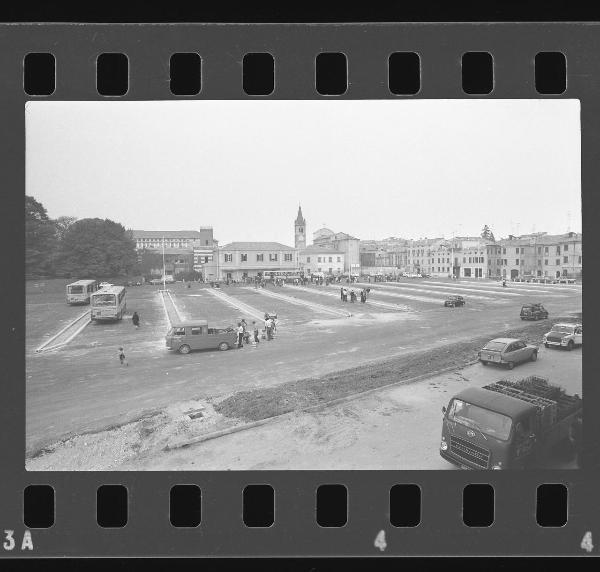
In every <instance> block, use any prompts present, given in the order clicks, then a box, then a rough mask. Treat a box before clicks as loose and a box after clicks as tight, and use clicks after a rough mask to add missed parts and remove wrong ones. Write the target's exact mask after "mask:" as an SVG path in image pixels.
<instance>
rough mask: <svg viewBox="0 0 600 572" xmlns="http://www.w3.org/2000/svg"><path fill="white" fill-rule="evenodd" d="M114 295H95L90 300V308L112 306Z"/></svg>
mask: <svg viewBox="0 0 600 572" xmlns="http://www.w3.org/2000/svg"><path fill="white" fill-rule="evenodd" d="M114 305H115V295H114V294H96V295H95V296H94V297H93V298H92V306H114Z"/></svg>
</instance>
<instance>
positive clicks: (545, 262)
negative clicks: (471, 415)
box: [544, 258, 548, 266]
mask: <svg viewBox="0 0 600 572" xmlns="http://www.w3.org/2000/svg"><path fill="white" fill-rule="evenodd" d="M544 266H548V259H547V258H546V259H545V260H544Z"/></svg>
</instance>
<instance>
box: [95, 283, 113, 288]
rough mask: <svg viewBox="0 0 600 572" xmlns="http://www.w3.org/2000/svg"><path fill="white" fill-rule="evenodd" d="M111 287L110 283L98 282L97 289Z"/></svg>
mask: <svg viewBox="0 0 600 572" xmlns="http://www.w3.org/2000/svg"><path fill="white" fill-rule="evenodd" d="M111 286H112V284H111V283H110V282H100V284H98V288H99V289H100V288H110V287H111Z"/></svg>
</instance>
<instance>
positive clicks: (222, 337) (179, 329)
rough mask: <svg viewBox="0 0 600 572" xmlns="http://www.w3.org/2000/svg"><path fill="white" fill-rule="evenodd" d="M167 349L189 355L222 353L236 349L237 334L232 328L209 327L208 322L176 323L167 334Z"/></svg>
mask: <svg viewBox="0 0 600 572" xmlns="http://www.w3.org/2000/svg"><path fill="white" fill-rule="evenodd" d="M166 341H167V348H168V349H170V350H174V351H177V352H179V353H180V354H188V353H190V351H191V350H211V349H219V350H221V351H225V350H228V349H230V348H233V347H235V345H236V342H237V332H236V331H235V330H234V329H233V328H232V327H229V328H215V327H212V326H211V327H209V325H208V322H207V321H206V320H190V321H186V322H176V323H175V322H174V323H173V324H172V326H171V328H170V329H169V331H168V332H167V336H166Z"/></svg>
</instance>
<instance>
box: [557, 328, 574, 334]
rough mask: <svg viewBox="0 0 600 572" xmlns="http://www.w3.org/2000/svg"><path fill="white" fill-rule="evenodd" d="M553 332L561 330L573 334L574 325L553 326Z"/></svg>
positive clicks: (563, 332)
mask: <svg viewBox="0 0 600 572" xmlns="http://www.w3.org/2000/svg"><path fill="white" fill-rule="evenodd" d="M552 331H553V332H560V333H562V334H572V333H573V326H552Z"/></svg>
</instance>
